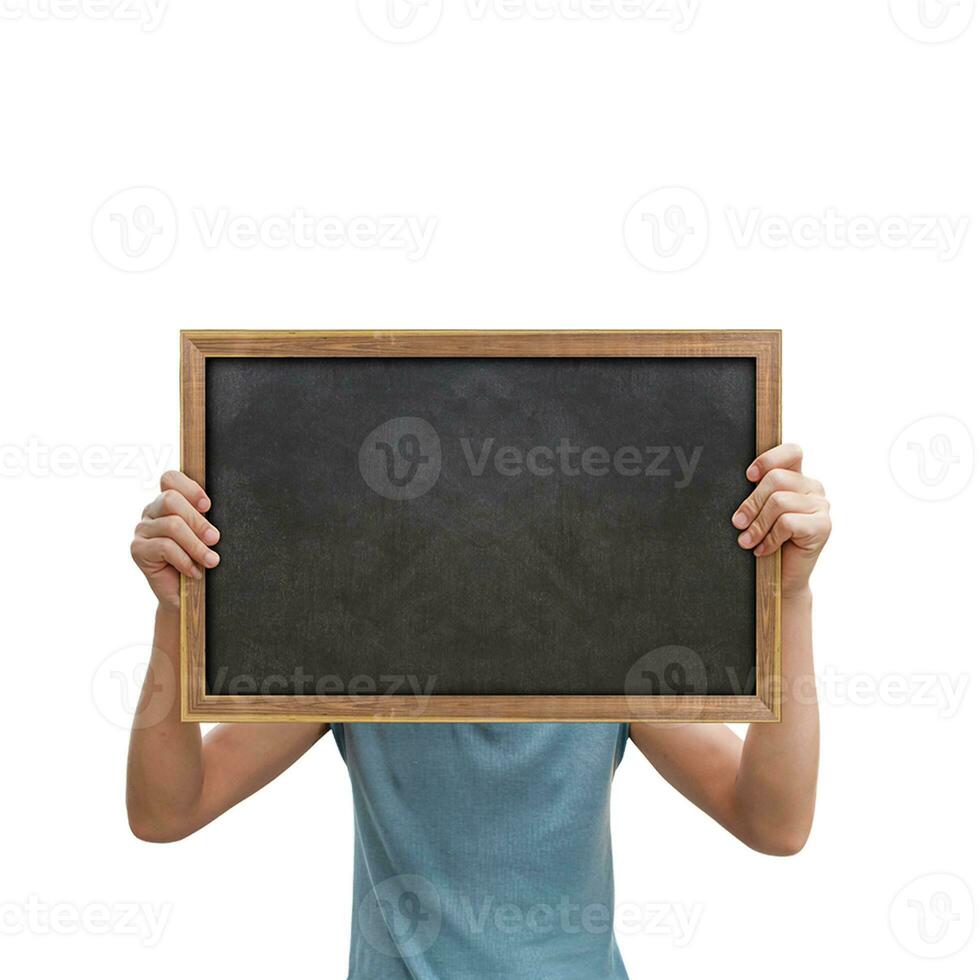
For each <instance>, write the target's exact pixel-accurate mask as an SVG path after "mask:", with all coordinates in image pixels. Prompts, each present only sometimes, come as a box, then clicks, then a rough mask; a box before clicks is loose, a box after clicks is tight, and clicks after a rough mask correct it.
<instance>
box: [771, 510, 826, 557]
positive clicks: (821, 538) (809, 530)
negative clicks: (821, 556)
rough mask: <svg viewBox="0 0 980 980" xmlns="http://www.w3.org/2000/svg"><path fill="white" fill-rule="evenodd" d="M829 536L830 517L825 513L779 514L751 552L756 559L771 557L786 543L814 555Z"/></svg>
mask: <svg viewBox="0 0 980 980" xmlns="http://www.w3.org/2000/svg"><path fill="white" fill-rule="evenodd" d="M829 534H830V515H829V514H827V512H826V511H822V510H821V511H818V512H817V513H814V514H781V515H780V516H779V517H778V518H777V519H776V521H775V523H774V524H773V526H772V529H771V530H770V531H769V533H768V534H767V535H766V536H765V538H764V539H763V541H762V543H761V544H760V545H758V546H757V547H756V549H755V551H753V554H754V555H756V556H757V557H762V556H763V555H771V554H772V553H773V552H774V551H778V550H779V549H780V548H781V547H782V546H783V545H784V544H785V543H786V542H787V541H790V540H791V541H792V542H793V544H795V545H797V546H798V547H800V548H803V549H804V550H806V551H812V552H814V553H816V552H819V550H820V549H821V548H822V547H823V546H824V544H825V543H826V541H827V537H828V535H829Z"/></svg>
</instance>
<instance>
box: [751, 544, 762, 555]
mask: <svg viewBox="0 0 980 980" xmlns="http://www.w3.org/2000/svg"><path fill="white" fill-rule="evenodd" d="M752 554H753V555H755V556H756V558H758V557H759V555H761V554H762V545H761V544H760V545H759V547H758V548H756V549H755V551H753V552H752Z"/></svg>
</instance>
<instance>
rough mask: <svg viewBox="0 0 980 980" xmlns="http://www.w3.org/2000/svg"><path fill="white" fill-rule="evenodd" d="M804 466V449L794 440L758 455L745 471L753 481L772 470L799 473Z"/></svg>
mask: <svg viewBox="0 0 980 980" xmlns="http://www.w3.org/2000/svg"><path fill="white" fill-rule="evenodd" d="M802 467H803V450H802V449H801V448H800V447H799V446H797V445H796V443H794V442H784V443H781V444H780V445H778V446H776V447H774V448H773V449H770V450H768V451H766V452H764V453H763V454H762V455H761V456H756V458H755V459H754V460H752V462H751V463H750V464H749V468H748V469H747V470H746V471H745V475H746V477H748V479H750V480H751V481H752V482H753V483H754V482H755V481H756V480H761V479H762V478H763V477H764V476H765V475H766V474H767V473H768V472H769V471H770V470H774V469H781V470H795V471H796V472H797V473H799V472H800V470H801V469H802Z"/></svg>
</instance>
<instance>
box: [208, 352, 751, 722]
mask: <svg viewBox="0 0 980 980" xmlns="http://www.w3.org/2000/svg"><path fill="white" fill-rule="evenodd" d="M239 336H241V335H239ZM245 336H247V335H245ZM757 366H758V365H757V358H756V357H753V356H697V357H692V356H683V357H681V356H637V355H635V354H634V355H632V356H618V357H617V356H604V357H591V356H513V355H511V356H464V355H462V354H461V355H458V356H452V357H446V356H395V357H392V356H337V355H334V356H295V355H294V356H261V355H260V354H255V353H250V354H249V356H229V355H225V356H212V357H207V358H205V359H204V363H203V370H202V380H203V391H204V397H203V411H202V416H203V430H204V432H203V434H204V439H203V440H202V441H203V443H204V446H206V458H205V463H204V474H203V475H204V482H205V486H206V488H207V490H208V493H209V496H210V497H211V499H212V501H213V507H212V510H211V513H210V515H209V516H210V518H211V519H212V520H213V522H214V523H215V524H216V525H217V526H218V527H219V528H220V529H221V531H222V543H221V551H222V561H221V564H220V565H219V567H218V568H217V569H214V570H212V571H210V572H209V573H208V575H207V588H206V593H205V595H204V600H203V602H204V615H203V617H202V618H203V622H204V629H203V650H204V655H203V663H202V664H201V665H200V666H201V672H202V674H203V678H202V679H203V686H204V691H203V692H202V693H203V697H204V698H206V699H208V700H209V701H210V703H212V704H215V703H220V702H221V701H222V700H225V701H227V702H229V703H233V702H235V700H236V699H239V700H241V701H243V702H248V703H250V704H251V705H252V706H254V705H256V704H263V703H272V702H273V700H274V703H275V704H276V705H278V706H279V707H278V714H279V715H293V714H295V715H296V716H302V715H307V714H308V709H309V707H310V705H316V706H317V707H318V716H320V717H327V716H330V714H331V712H330V706H331V704H334V705H341V704H342V705H343V706H344V712H345V714H344V715H343V716H344V717H350V715H349V714H347V713H346V712H348V711H349V710H352V706H353V709H354V710H356V706H357V705H358V704H359V703H363V704H365V706H366V707H365V711H368V713H370V714H371V716H377V714H378V712H377V707H376V706H377V705H378V703H384V702H385V701H386V699H387V700H388V701H389V702H391V703H394V702H398V703H400V704H402V705H405V704H407V703H409V702H412V703H414V704H415V706H416V707H415V710H414V711H411V712H407V715H408V717H412V718H414V717H417V716H419V715H428V714H432V713H434V714H436V715H440V712H439V711H438V710H437V708H433V707H432V706H433V705H435V706H438V705H439V704H445V703H448V702H450V701H452V703H455V704H459V703H471V704H474V705H476V704H482V705H483V708H482V710H480V711H475V712H471V714H473V715H476V716H479V717H491V716H492V712H490V713H489V714H488V712H487V710H486V706H487V705H488V704H491V703H493V702H494V700H495V699H496V701H497V702H502V701H503V700H505V699H509V700H510V701H511V702H512V701H513V700H514V699H515V698H529V699H531V700H532V701H534V702H536V703H538V702H539V698H540V696H548V702H549V703H552V704H556V705H557V704H562V703H567V702H568V701H569V700H570V699H571V698H573V699H574V700H575V701H576V702H577V703H578V704H579V705H581V703H582V701H583V700H584V699H599V700H600V701H601V700H602V699H607V701H606V703H607V704H611V703H612V702H613V700H614V699H615V700H618V701H619V702H620V703H622V704H623V706H624V707H623V709H622V710H623V711H629V712H630V713H634V714H635V712H636V704H637V702H643V703H645V702H646V701H655V700H657V699H658V697H659V698H660V699H661V700H669V701H671V702H677V701H678V700H679V699H683V698H687V699H690V700H691V702H692V703H698V704H700V703H705V704H714V703H716V702H718V701H723V700H724V699H726V698H727V699H740V700H739V703H740V704H742V705H744V704H745V703H746V702H748V701H751V702H753V703H757V702H758V701H759V698H758V693H759V692H758V691H757V653H758V650H757V641H758V637H759V629H758V625H759V624H758V622H757V616H758V612H759V604H758V603H757V601H756V598H757V596H756V592H757V564H758V562H757V560H756V559H755V558H754V557H753V556H752V555H751V554H750V553H747V552H745V551H743V550H742V549H741V548H739V547H738V546H737V544H736V542H735V537H736V534H737V532H736V531H735V530H734V529H733V528H732V526H731V523H730V518H731V515H732V513H733V512H734V510H735V508H736V507H737V505H738V504H739V503H740V502H741V500H743V499H744V497H745V496H746V495H747V494H748V493H749V492H750V490H751V485H750V484H749V483H748V482H747V480H746V478H745V468H746V466H747V465H748V463H749V462H751V460H752V459H753V458H754V456H755V455H756V452H757V432H758V427H757V422H758V420H757ZM290 702H292V704H295V705H298V706H302V710H299V709H297V711H295V712H293V711H291V710H290ZM542 703H543V702H542Z"/></svg>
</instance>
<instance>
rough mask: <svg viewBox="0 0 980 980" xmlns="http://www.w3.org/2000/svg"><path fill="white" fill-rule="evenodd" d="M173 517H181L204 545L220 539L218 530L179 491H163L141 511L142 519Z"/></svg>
mask: <svg viewBox="0 0 980 980" xmlns="http://www.w3.org/2000/svg"><path fill="white" fill-rule="evenodd" d="M170 515H174V516H176V517H182V518H183V519H184V521H185V523H186V524H187V525H188V527H190V529H191V530H192V531H193V532H194V533H195V534H196V535H197V536H198V537H199V538H200V539H201V540H202V541H203V542H204V543H205V544H216V543H217V541H218V538H219V537H221V534H220V532H219V531H218V529H217V528H216V527H215V526H214V525H213V524H212V523H211V522H210V521H209V520H208V519H207V518H206V517H204V516H203V515H202V514H201V513H200V512H199V511H198V510H197V509H195V507H194V506H193V505H192V504H191V502H190V501H189V500H188V499H187V498H186V497H185V496H184V495H183V494H182V493H181V492H180V491H179V490H174V489H170V490H164V491H163V493H161V494H160V496H158V497H157V498H156V500H154V501H153V502H152V503H150V504H148V505H147V507H146V509H145V510H144V511H143V517H145V518H156V517H168V516H170Z"/></svg>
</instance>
